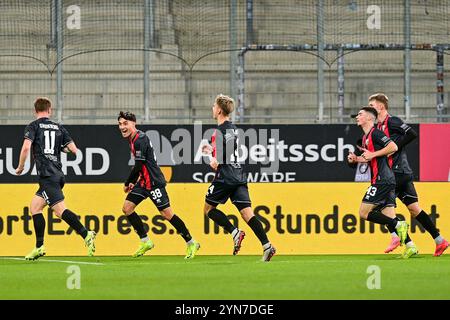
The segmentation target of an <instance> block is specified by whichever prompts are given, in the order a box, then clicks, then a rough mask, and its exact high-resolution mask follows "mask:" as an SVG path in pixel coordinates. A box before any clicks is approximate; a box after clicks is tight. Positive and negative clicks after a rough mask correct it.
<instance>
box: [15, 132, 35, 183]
mask: <svg viewBox="0 0 450 320" xmlns="http://www.w3.org/2000/svg"><path fill="white" fill-rule="evenodd" d="M31 143H32V142H31V140H28V139H24V140H23V145H22V150H21V151H20V158H19V165H18V166H17V169H16V174H17V175H18V176H20V175H21V174H22V172H23V169H24V168H25V161H27V158H28V154H29V153H30V149H31Z"/></svg>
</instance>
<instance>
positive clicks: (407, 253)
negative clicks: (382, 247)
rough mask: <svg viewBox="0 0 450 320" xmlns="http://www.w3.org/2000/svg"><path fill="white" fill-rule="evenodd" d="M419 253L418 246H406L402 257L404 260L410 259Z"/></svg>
mask: <svg viewBox="0 0 450 320" xmlns="http://www.w3.org/2000/svg"><path fill="white" fill-rule="evenodd" d="M418 253H419V250H418V249H417V247H416V245H415V244H413V245H410V246H408V245H407V246H406V248H405V250H404V251H403V253H402V255H401V256H400V257H401V258H402V259H408V258H410V257H412V256H414V255H416V254H418Z"/></svg>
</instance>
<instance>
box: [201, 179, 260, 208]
mask: <svg viewBox="0 0 450 320" xmlns="http://www.w3.org/2000/svg"><path fill="white" fill-rule="evenodd" d="M228 198H230V199H231V202H232V203H233V204H234V205H235V206H236V208H237V209H238V210H239V211H241V210H242V209H244V208H247V207H251V206H252V202H251V201H250V195H249V194H248V186H247V184H238V185H226V184H223V183H220V182H216V181H213V182H212V183H211V185H210V186H209V188H208V192H207V194H206V199H205V201H206V203H208V204H210V205H212V206H214V207H216V206H217V205H218V204H224V203H225V202H227V200H228Z"/></svg>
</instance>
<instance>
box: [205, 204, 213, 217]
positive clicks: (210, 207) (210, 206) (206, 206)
mask: <svg viewBox="0 0 450 320" xmlns="http://www.w3.org/2000/svg"><path fill="white" fill-rule="evenodd" d="M215 208H216V207H214V206H212V205H210V204H209V203H205V207H204V208H203V214H204V215H205V216H208V213H209V212H210V211H211V210H212V209H215Z"/></svg>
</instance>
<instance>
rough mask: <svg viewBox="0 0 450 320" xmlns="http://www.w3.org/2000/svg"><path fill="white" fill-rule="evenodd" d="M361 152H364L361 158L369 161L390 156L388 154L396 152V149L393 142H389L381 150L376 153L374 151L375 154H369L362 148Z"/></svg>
mask: <svg viewBox="0 0 450 320" xmlns="http://www.w3.org/2000/svg"><path fill="white" fill-rule="evenodd" d="M361 150H363V151H364V153H363V154H362V157H363V158H364V159H366V160H368V161H370V160H372V159H373V158H378V157H383V156H387V155H390V154H392V153H394V152H396V151H397V150H398V147H397V145H396V144H395V142H394V141H391V142H389V143H388V144H387V145H386V147H384V148H383V149H380V150H378V151H375V152H370V151H369V150H367V149H364V148H362V149H361Z"/></svg>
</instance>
